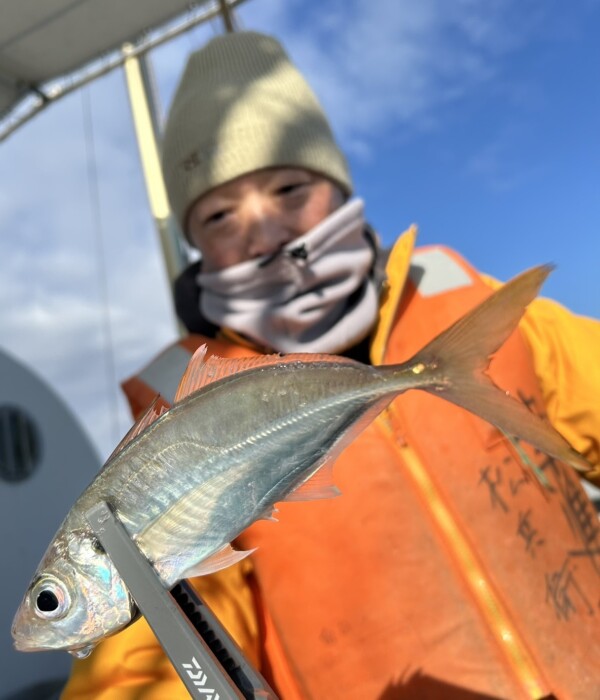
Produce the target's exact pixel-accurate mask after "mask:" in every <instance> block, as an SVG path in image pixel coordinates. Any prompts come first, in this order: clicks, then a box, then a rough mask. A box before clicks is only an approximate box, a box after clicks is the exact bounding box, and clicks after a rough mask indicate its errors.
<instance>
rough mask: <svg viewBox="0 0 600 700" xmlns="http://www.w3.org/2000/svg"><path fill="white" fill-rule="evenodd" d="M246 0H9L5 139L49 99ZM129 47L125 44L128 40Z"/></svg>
mask: <svg viewBox="0 0 600 700" xmlns="http://www.w3.org/2000/svg"><path fill="white" fill-rule="evenodd" d="M239 2H240V0H237V1H236V0H218V1H217V0H197V1H196V2H190V0H127V2H123V1H122V0H44V1H43V2H40V0H4V2H3V3H2V10H1V21H0V140H1V139H2V138H4V137H5V136H7V135H8V134H9V133H11V132H12V131H14V130H15V129H16V128H17V127H18V126H19V125H20V124H21V123H23V122H24V121H26V120H27V119H29V118H30V117H31V116H33V114H35V113H37V112H38V111H40V109H43V108H44V106H46V105H47V104H48V103H49V102H51V101H53V100H55V99H57V98H58V97H60V96H62V95H64V94H66V93H68V92H71V91H72V90H74V89H76V88H78V87H80V86H81V85H83V84H84V83H86V82H89V81H90V80H93V79H94V78H96V77H99V76H100V75H102V74H104V73H106V72H108V71H109V70H112V69H113V68H115V67H116V66H118V65H121V64H122V63H123V61H124V59H125V58H126V55H127V51H129V52H132V51H133V52H136V53H140V52H144V51H147V50H149V49H150V48H153V47H154V46H156V45H157V44H159V43H163V42H164V41H167V40H168V39H170V38H172V37H173V36H175V35H176V34H178V33H181V32H182V31H185V30H186V29H189V28H190V27H191V26H193V25H195V24H198V23H200V22H202V21H205V20H207V19H209V18H211V17H214V16H215V15H218V14H224V15H227V13H228V11H229V8H230V7H234V6H236V5H237V4H239ZM124 46H125V47H127V48H126V49H124V48H123V47H124Z"/></svg>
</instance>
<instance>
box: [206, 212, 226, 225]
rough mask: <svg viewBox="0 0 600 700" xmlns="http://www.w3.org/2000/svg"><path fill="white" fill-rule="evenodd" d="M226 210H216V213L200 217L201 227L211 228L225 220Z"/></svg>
mask: <svg viewBox="0 0 600 700" xmlns="http://www.w3.org/2000/svg"><path fill="white" fill-rule="evenodd" d="M229 213H230V212H229V210H228V209H218V210H217V211H213V212H210V213H209V214H206V215H205V216H203V217H202V220H201V223H202V226H213V225H216V224H219V223H221V222H223V221H225V219H226V218H227V216H228V214H229Z"/></svg>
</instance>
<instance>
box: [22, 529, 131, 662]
mask: <svg viewBox="0 0 600 700" xmlns="http://www.w3.org/2000/svg"><path fill="white" fill-rule="evenodd" d="M132 617H133V608H132V601H131V599H130V597H129V594H128V592H127V590H126V588H125V586H124V584H123V582H122V580H121V578H120V577H119V575H118V573H117V572H116V570H115V569H114V567H113V565H112V562H111V561H110V559H109V558H108V556H107V555H106V554H105V553H103V552H102V551H98V548H97V545H96V543H95V540H94V539H92V538H90V537H88V536H84V535H82V534H81V532H72V533H64V534H63V535H62V536H59V537H58V538H57V539H56V540H55V541H54V542H53V543H52V544H51V545H50V547H49V549H48V551H47V552H46V555H45V556H44V559H43V560H42V563H41V564H40V566H39V568H38V571H37V572H36V575H35V577H34V580H33V582H32V583H31V585H30V587H29V589H28V590H27V593H26V594H25V597H24V599H23V602H22V603H21V605H20V607H19V609H18V610H17V614H16V615H15V619H14V621H13V627H12V635H13V638H14V645H15V647H16V648H17V649H18V650H20V651H43V650H44V649H63V650H65V651H69V652H70V653H72V654H73V655H75V656H79V657H84V656H86V655H87V654H88V653H89V652H90V651H91V650H92V649H93V647H94V645H95V644H96V643H97V642H98V640H99V639H102V637H104V636H106V635H107V634H110V633H112V632H115V631H117V630H118V629H120V628H122V627H124V626H125V625H127V624H128V623H129V622H131V620H132Z"/></svg>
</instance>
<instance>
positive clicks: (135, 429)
mask: <svg viewBox="0 0 600 700" xmlns="http://www.w3.org/2000/svg"><path fill="white" fill-rule="evenodd" d="M170 408H171V406H170V405H169V403H168V401H166V400H165V399H163V397H162V396H161V395H160V394H158V395H157V396H156V398H155V399H154V401H153V402H152V403H151V404H150V406H149V407H148V408H147V409H146V412H145V413H144V414H143V415H142V417H141V418H140V419H139V420H138V421H136V422H135V423H134V424H133V425H132V426H131V428H130V429H129V430H128V432H127V433H126V434H125V437H124V438H123V439H122V440H121V442H120V443H119V444H118V445H117V446H116V447H115V449H114V450H113V451H112V454H111V455H110V457H109V458H108V459H107V460H106V461H107V463H108V462H110V460H111V459H112V458H113V457H115V456H116V455H118V454H119V452H120V451H121V450H122V449H123V448H124V447H125V446H126V445H128V444H129V443H130V442H131V441H132V440H134V439H135V438H136V437H137V436H138V435H139V434H140V433H141V432H142V431H144V430H145V429H146V428H147V427H148V426H149V425H152V423H154V421H155V420H157V419H158V418H160V417H161V416H162V415H163V413H166V412H167V411H168V410H169V409H170Z"/></svg>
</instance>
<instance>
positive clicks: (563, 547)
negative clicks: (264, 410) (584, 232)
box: [125, 247, 600, 700]
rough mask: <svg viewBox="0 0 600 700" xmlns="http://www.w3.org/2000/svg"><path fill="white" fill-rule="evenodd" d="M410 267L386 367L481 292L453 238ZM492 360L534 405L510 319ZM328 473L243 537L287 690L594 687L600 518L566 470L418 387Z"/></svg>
mask: <svg viewBox="0 0 600 700" xmlns="http://www.w3.org/2000/svg"><path fill="white" fill-rule="evenodd" d="M411 265H412V267H411V274H410V278H409V280H408V281H407V283H406V285H405V288H404V291H403V295H402V301H401V303H400V305H399V308H398V309H397V313H396V315H395V318H394V322H393V324H392V325H391V326H390V332H389V336H388V339H387V343H386V347H385V352H384V356H383V362H385V363H386V364H389V363H396V362H400V361H403V360H405V359H407V358H408V357H410V356H411V355H412V354H414V352H415V351H416V350H418V349H419V348H420V347H422V346H423V345H424V344H425V343H426V342H427V341H428V340H430V339H431V338H432V337H433V336H435V335H436V334H437V333H439V332H440V331H441V330H443V329H444V328H446V327H447V326H448V325H449V324H450V323H452V322H453V321H454V320H456V319H457V318H458V317H459V316H461V315H462V314H463V313H464V312H465V311H467V310H468V309H469V308H471V307H473V306H474V305H475V304H477V303H478V302H479V301H481V300H482V299H483V298H484V297H485V296H487V295H488V294H489V293H490V289H489V287H488V286H487V285H486V284H485V283H483V282H482V281H481V278H480V277H479V275H478V274H477V273H476V271H475V270H473V269H472V268H471V267H470V266H469V265H468V264H467V263H466V262H465V261H464V260H462V259H461V258H460V257H459V256H457V255H456V254H455V253H453V252H452V251H449V250H447V249H444V248H439V247H436V248H431V249H420V250H419V251H417V252H416V254H415V255H414V256H413V258H412V261H411ZM201 342H208V344H209V352H214V353H215V354H218V355H221V356H228V357H232V356H239V355H247V354H251V353H250V352H249V351H248V349H247V348H240V347H239V346H235V345H233V344H227V343H224V342H221V341H206V339H205V338H200V337H198V336H196V337H192V338H189V339H187V341H186V343H187V344H186V345H179V346H177V347H179V348H180V349H181V348H183V350H185V352H186V353H188V359H189V351H190V350H191V349H192V347H195V346H197V345H199V344H200V343H201ZM163 359H166V358H163ZM171 359H173V358H171ZM180 359H181V361H182V363H183V362H184V361H185V358H184V355H183V354H182V355H181V358H180ZM184 367H185V364H183V367H182V368H181V371H183V369H184ZM490 373H491V375H492V377H493V378H494V380H495V381H496V383H498V384H499V385H500V386H502V388H504V389H506V390H507V391H509V392H510V393H511V394H513V395H515V396H518V397H520V398H521V400H523V401H526V402H527V403H528V404H529V405H530V407H531V409H532V410H534V411H537V412H539V413H543V411H544V407H543V403H542V401H541V397H540V392H539V389H538V386H537V381H536V379H535V375H534V372H533V368H532V363H531V358H530V353H529V351H528V349H527V347H526V346H525V344H524V342H523V340H522V338H521V337H520V334H519V333H518V332H515V333H514V334H513V335H512V336H511V338H510V339H509V340H508V341H507V343H506V344H505V345H504V346H503V348H502V349H501V351H499V352H498V354H497V356H496V357H495V358H494V360H493V362H492V366H491V370H490ZM147 379H148V377H145V378H144V377H143V376H142V377H140V376H138V378H136V379H135V380H130V383H129V385H128V386H125V389H126V391H127V393H128V395H129V397H130V400H132V401H133V402H135V401H136V400H138V399H137V398H136V395H137V396H138V397H139V396H140V388H144V387H143V386H142V385H146V384H147V386H146V387H145V389H147V390H148V398H149V399H151V398H153V396H154V394H155V390H156V389H159V388H160V387H158V386H156V385H153V386H150V385H151V382H147ZM131 382H133V383H131ZM140 382H141V383H142V385H140V384H139V383H140ZM163 394H164V395H165V396H167V398H168V392H167V391H165V390H164V389H163ZM139 400H142V399H139ZM521 451H523V452H522V453H521ZM523 455H528V457H527V458H526V459H527V460H530V461H531V462H532V463H533V464H535V465H537V467H538V468H539V469H540V470H541V472H542V473H543V475H544V476H545V477H546V479H547V480H548V483H549V488H548V489H543V488H542V487H541V486H540V484H539V483H538V482H537V480H536V479H535V478H534V477H533V476H532V473H531V470H530V469H529V468H526V467H525V466H524V464H523V458H524V457H523ZM334 475H335V481H336V484H337V485H338V486H339V487H340V489H341V491H342V494H343V495H342V497H340V498H337V499H333V500H326V501H315V502H311V503H306V504H300V503H284V504H281V505H280V506H279V511H280V512H279V514H278V516H277V517H278V519H279V521H280V522H279V523H278V524H273V523H268V522H258V523H256V524H255V525H254V526H252V527H251V528H250V529H249V530H247V531H246V532H244V533H243V534H242V535H241V537H240V538H239V541H238V546H241V547H243V548H245V549H247V548H253V547H259V549H258V551H257V552H256V553H255V554H254V555H253V564H254V574H255V577H256V585H257V603H258V605H259V612H260V615H261V621H262V634H263V638H264V654H265V659H264V661H265V663H264V667H263V669H262V670H263V673H265V675H267V676H268V677H269V678H268V679H269V680H270V681H271V682H272V683H273V685H274V686H275V687H276V688H277V689H278V691H279V693H280V695H281V697H282V698H283V699H284V700H299V699H300V698H302V699H307V698H310V699H311V700H312V699H314V700H316V699H317V698H319V699H321V698H327V699H328V700H336V699H338V698H339V699H340V700H341V699H342V698H343V699H344V700H353V699H355V698H356V699H358V698H361V699H362V698H369V699H375V698H401V697H409V698H432V699H439V700H441V699H442V698H443V699H444V700H447V699H448V698H453V697H456V698H459V697H460V698H465V697H472V698H511V699H513V698H543V697H547V696H553V695H554V696H556V697H557V698H560V699H561V700H562V699H564V698H576V699H581V700H583V699H585V700H588V699H590V698H596V697H600V670H598V664H597V660H596V656H597V652H598V650H600V626H599V625H598V615H599V614H600V610H599V603H600V596H599V592H600V534H599V533H600V528H599V527H598V521H597V519H596V516H595V513H594V509H593V507H592V505H591V503H590V502H589V500H588V498H587V496H586V495H585V493H584V491H583V490H582V488H581V486H580V484H579V480H578V478H577V476H576V475H575V474H574V473H573V472H572V471H571V470H570V469H569V468H567V467H564V466H563V465H561V464H558V463H557V462H556V461H555V460H553V459H550V458H548V457H546V456H544V455H540V454H536V453H535V452H534V451H533V450H530V449H529V448H527V447H525V446H523V445H516V446H513V445H512V444H511V443H510V442H509V441H508V440H507V439H506V438H504V437H503V436H502V435H500V433H499V432H498V431H497V430H495V429H494V428H492V427H491V426H489V425H488V424H487V423H485V422H483V421H481V420H480V419H478V418H476V417H474V416H472V415H470V414H468V413H467V412H466V411H464V410H462V409H459V408H456V407H455V406H452V405H450V404H448V403H447V402H444V401H441V400H438V399H436V398H435V397H433V396H430V395H428V394H425V393H424V392H418V391H415V392H409V393H407V394H404V395H402V396H400V397H399V398H398V399H396V400H395V401H394V402H393V403H392V404H391V406H390V407H389V408H388V409H387V410H386V411H385V412H384V413H383V414H382V415H380V416H379V417H378V418H377V419H376V420H375V421H374V422H373V423H372V424H371V425H370V426H368V427H367V428H366V429H365V431H364V432H363V433H362V434H361V435H360V436H359V437H358V438H357V439H356V440H355V441H354V442H353V443H352V445H350V446H349V447H348V448H347V449H346V450H345V452H344V453H343V454H342V455H341V457H340V458H339V459H338V461H337V462H336V465H335V471H334Z"/></svg>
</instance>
